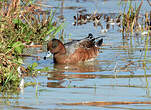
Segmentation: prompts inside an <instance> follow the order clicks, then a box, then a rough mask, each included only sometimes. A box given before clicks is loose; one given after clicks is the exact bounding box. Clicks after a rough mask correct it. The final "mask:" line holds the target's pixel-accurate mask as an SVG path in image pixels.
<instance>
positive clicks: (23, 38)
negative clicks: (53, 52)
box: [0, 0, 62, 91]
mask: <svg viewBox="0 0 151 110" xmlns="http://www.w3.org/2000/svg"><path fill="white" fill-rule="evenodd" d="M0 12H1V13H0V85H1V86H0V91H1V90H4V88H5V89H8V88H10V87H18V86H19V82H20V75H19V71H18V69H20V68H21V69H20V71H21V72H24V70H25V71H26V69H25V68H23V67H22V66H21V65H22V64H23V62H22V59H21V57H20V55H21V54H22V52H23V49H24V47H25V46H26V45H30V44H31V43H36V44H39V43H42V41H44V40H45V38H46V36H48V35H49V36H51V37H53V36H55V35H56V34H57V32H59V31H60V30H61V28H62V24H58V23H57V22H56V21H54V20H53V18H54V14H55V12H54V11H50V12H46V11H42V9H41V8H40V7H39V6H36V5H34V2H32V0H26V1H21V0H11V1H9V0H3V1H0Z"/></svg>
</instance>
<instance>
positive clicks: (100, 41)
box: [96, 39, 103, 47]
mask: <svg viewBox="0 0 151 110" xmlns="http://www.w3.org/2000/svg"><path fill="white" fill-rule="evenodd" d="M102 43H103V39H100V40H98V41H97V42H96V46H97V47H100V46H101V45H102Z"/></svg>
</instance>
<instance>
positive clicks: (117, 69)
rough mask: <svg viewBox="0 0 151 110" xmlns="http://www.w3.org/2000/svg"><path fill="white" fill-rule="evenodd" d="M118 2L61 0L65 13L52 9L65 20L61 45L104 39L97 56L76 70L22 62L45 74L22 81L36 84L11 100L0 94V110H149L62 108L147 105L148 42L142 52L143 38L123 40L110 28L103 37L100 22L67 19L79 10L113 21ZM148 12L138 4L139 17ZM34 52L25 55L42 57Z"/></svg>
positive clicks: (29, 60) (54, 0)
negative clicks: (79, 40) (81, 21)
mask: <svg viewBox="0 0 151 110" xmlns="http://www.w3.org/2000/svg"><path fill="white" fill-rule="evenodd" d="M119 3H120V1H118V0H116V1H115V0H64V7H66V8H64V9H63V10H62V11H60V8H59V9H57V13H56V16H55V17H56V19H59V18H58V16H60V14H62V15H63V17H64V19H65V21H64V23H65V28H64V36H66V37H65V39H64V41H65V42H66V41H69V40H70V39H81V38H83V37H86V36H87V35H88V33H92V34H93V35H94V36H104V37H103V39H104V45H103V47H102V49H101V51H100V54H99V56H98V57H97V58H96V60H95V61H94V62H91V63H86V64H80V65H55V64H54V63H53V60H52V58H50V59H47V60H43V59H41V60H38V59H36V58H31V57H29V58H24V63H25V65H28V64H32V63H34V62H37V63H38V64H39V66H38V68H44V67H48V68H49V69H50V70H49V71H48V72H42V73H40V75H38V76H37V77H34V78H32V77H25V82H35V83H37V85H33V86H27V87H25V88H24V89H23V90H22V91H20V92H19V93H18V94H15V95H14V94H13V95H11V94H7V95H1V99H0V101H1V104H0V109H12V110H20V109H43V110H47V109H76V110H77V109H81V110H83V109H103V110H104V109H106V110H110V109H147V110H149V109H151V105H150V104H109V105H99V106H98V105H88V104H85V105H84V104H83V105H82V104H73V105H68V103H82V102H95V101H105V102H111V101H113V102H125V101H126V102H149V101H151V99H150V93H151V92H150V89H151V88H150V83H151V82H150V77H151V74H150V73H151V67H150V66H151V64H150V61H151V59H150V55H151V53H150V48H151V47H150V39H149V41H148V45H147V46H148V50H146V42H145V41H146V39H147V36H142V35H141V33H139V34H133V35H129V36H125V37H123V36H122V34H121V33H120V31H119V30H120V28H119V27H118V26H117V25H116V24H114V25H110V28H109V29H108V32H106V33H104V32H102V31H101V30H103V29H105V28H106V22H105V20H104V19H103V18H101V20H100V23H101V24H102V26H103V28H102V27H101V26H94V24H93V22H89V23H87V24H83V25H76V26H74V25H73V22H74V19H73V16H75V15H77V13H79V11H81V10H84V11H83V13H84V14H92V13H94V12H97V13H103V15H107V16H112V17H113V18H115V17H116V16H117V15H118V14H119V13H120V12H121V11H123V8H122V5H119ZM138 3H139V2H137V4H138ZM42 4H43V5H44V8H46V9H50V8H49V7H48V6H51V7H58V6H60V5H61V1H60V0H51V1H50V0H48V1H43V2H42ZM134 5H135V3H134ZM71 7H72V8H71ZM73 7H74V8H73ZM149 9H150V7H149V5H148V3H147V2H146V1H144V4H143V7H142V10H141V14H142V15H143V13H145V12H146V11H149ZM37 50H39V48H37V49H29V50H27V51H28V52H30V53H32V54H33V55H37V56H41V57H43V56H44V55H45V54H46V52H45V49H43V50H44V52H42V53H39V52H37ZM145 52H146V54H145Z"/></svg>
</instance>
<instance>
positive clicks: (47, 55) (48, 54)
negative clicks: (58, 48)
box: [44, 51, 52, 60]
mask: <svg viewBox="0 0 151 110" xmlns="http://www.w3.org/2000/svg"><path fill="white" fill-rule="evenodd" d="M51 55H52V54H51V52H50V51H48V52H47V54H46V56H45V57H44V60H46V58H48V57H50V56H51Z"/></svg>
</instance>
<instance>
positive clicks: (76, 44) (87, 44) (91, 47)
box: [47, 33, 103, 64]
mask: <svg viewBox="0 0 151 110" xmlns="http://www.w3.org/2000/svg"><path fill="white" fill-rule="evenodd" d="M98 38H99V37H97V38H94V37H93V35H92V34H91V33H90V34H89V35H88V37H86V38H84V39H81V40H73V41H71V42H68V43H65V44H63V43H62V42H61V41H60V40H58V39H52V40H51V41H49V42H48V45H47V50H48V51H50V52H51V53H52V54H53V60H54V63H59V64H66V63H72V64H73V63H79V62H84V61H87V60H90V59H92V58H95V57H96V56H97V55H98V53H99V47H100V46H101V45H102V42H103V39H100V40H98V41H97V42H95V40H96V39H98Z"/></svg>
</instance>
